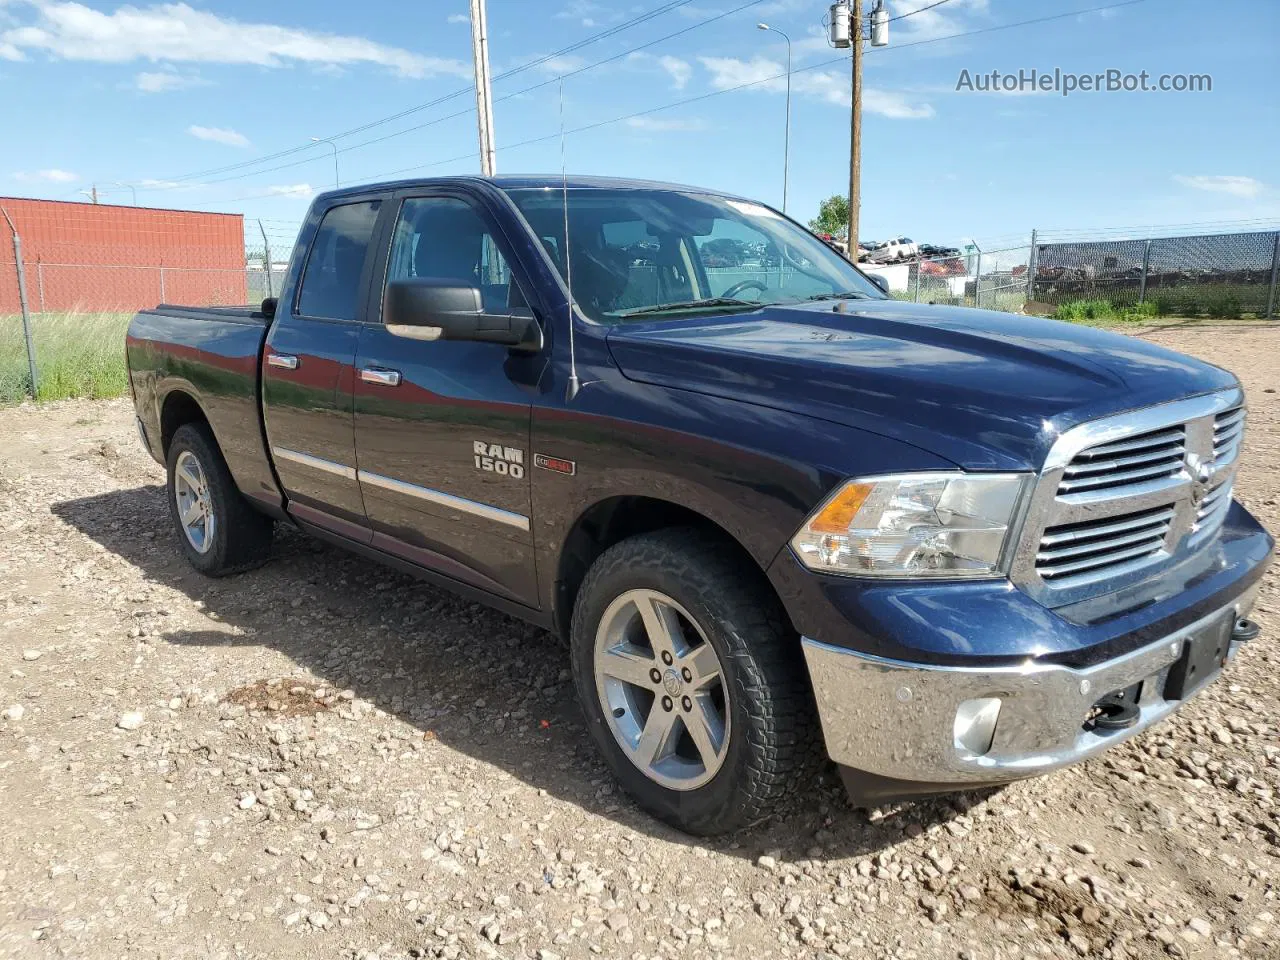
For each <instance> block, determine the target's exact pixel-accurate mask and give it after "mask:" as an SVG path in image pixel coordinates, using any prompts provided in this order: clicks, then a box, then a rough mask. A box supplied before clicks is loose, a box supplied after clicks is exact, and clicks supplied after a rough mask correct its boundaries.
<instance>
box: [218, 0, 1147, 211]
mask: <svg viewBox="0 0 1280 960" xmlns="http://www.w3.org/2000/svg"><path fill="white" fill-rule="evenodd" d="M1145 2H1146V0H1118V2H1115V3H1108V4H1103V5H1101V6H1096V7H1088V8H1086V9H1082V10H1070V11H1067V12H1065V13H1058V14H1053V15H1050V16H1045V17H1035V18H1032V19H1029V20H1019V21H1015V22H1013V23H1004V24H998V25H996V26H992V27H982V28H979V29H976V30H967V31H962V32H960V33H953V34H949V35H947V36H944V37H931V38H928V39H925V40H916V41H913V42H912V43H904V44H899V45H898V46H896V47H881V48H878V49H877V51H876V52H877V54H883V53H884V52H886V51H888V50H895V49H896V50H902V49H906V48H907V47H915V46H922V45H924V44H929V43H942V42H944V41H947V40H958V39H960V38H962V37H970V36H976V35H978V34H985V33H992V32H995V31H998V30H1010V29H1013V28H1015V27H1025V26H1032V25H1036V24H1041V23H1048V22H1050V21H1053V20H1063V19H1066V18H1068V17H1076V16H1080V15H1081V14H1085V13H1097V12H1099V11H1102V10H1113V9H1116V8H1119V7H1128V6H1133V5H1135V4H1138V3H1145ZM750 5H751V4H747V6H750ZM846 61H847V57H844V56H839V57H833V58H831V59H830V60H821V61H818V62H817V63H812V64H809V65H808V66H806V67H799V68H797V69H795V70H792V71H791V72H792V75H793V76H794V75H795V74H797V73H806V72H808V71H810V70H818V69H821V68H823V67H829V66H832V65H834V64H837V63H845V62H846ZM584 69H586V68H584ZM785 76H786V73H785V72H784V73H779V74H775V75H773V76H769V77H761V78H759V79H756V80H748V81H746V82H745V83H740V84H737V85H735V86H732V87H725V88H724V89H723V90H713V91H711V92H709V93H703V94H699V95H697V96H693V97H686V98H684V99H682V100H674V101H671V102H670V103H664V104H660V105H658V106H656V107H650V108H648V109H645V110H639V111H636V112H635V113H629V114H626V115H624V116H620V117H613V118H610V119H608V120H600V121H596V122H594V123H589V124H585V125H583V126H580V127H574V128H572V129H569V130H566V131H565V135H566V136H567V135H569V134H573V133H585V132H587V131H590V130H595V129H598V128H600V127H605V126H610V125H612V124H615V123H625V122H626V121H628V120H635V119H637V118H640V117H645V116H649V115H651V114H654V113H660V112H662V111H664V110H673V109H675V108H677V107H684V106H689V105H690V104H694V103H700V102H702V101H705V100H710V99H712V98H714V97H720V96H724V95H725V94H729V93H736V92H737V91H739V90H745V89H747V88H749V87H755V86H759V85H761V84H764V83H770V82H772V81H775V80H781V79H783V78H785ZM547 82H555V81H554V80H553V81H547ZM545 85H546V84H545V83H539V84H536V85H535V87H538V86H545ZM530 89H533V88H530ZM524 92H526V91H524V90H519V91H515V92H514V93H511V94H507V97H504V98H502V99H506V98H508V97H512V96H516V95H518V94H520V93H524ZM426 125H429V124H425V125H424V126H426ZM558 136H560V133H559V131H557V132H555V133H551V134H547V135H545V136H541V137H532V138H530V139H528V140H522V141H520V142H518V143H512V144H508V145H506V146H505V147H503V149H504V150H514V149H516V148H518V147H525V146H529V145H531V144H535V143H542V142H544V141H547V140H553V139H555V138H556V137H558ZM474 153H475V151H473V150H471V151H468V152H467V153H465V154H461V155H459V156H457V157H449V158H448V159H444V160H434V161H431V162H429V163H422V164H415V165H413V166H410V167H402V168H400V169H397V170H388V171H385V172H383V173H378V174H373V175H372V176H371V177H369V178H368V180H369V182H376V181H378V180H381V179H383V178H386V177H392V176H395V175H397V174H401V173H408V172H410V171H413V170H425V169H430V168H432V167H437V166H442V165H444V164H447V163H454V162H456V161H458V160H465V159H467V158H468V157H471V156H473V155H474ZM279 195H280V194H279V193H278V192H276V191H269V192H267V193H260V194H253V195H249V196H245V197H238V198H236V199H234V200H218V201H211V202H210V204H206V205H215V204H216V205H221V204H225V203H239V202H241V201H244V200H258V199H263V198H266V197H274V196H279Z"/></svg>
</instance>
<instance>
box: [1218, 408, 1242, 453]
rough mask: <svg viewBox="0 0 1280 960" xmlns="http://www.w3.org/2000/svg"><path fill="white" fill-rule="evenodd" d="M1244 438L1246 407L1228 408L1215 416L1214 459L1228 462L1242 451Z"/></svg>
mask: <svg viewBox="0 0 1280 960" xmlns="http://www.w3.org/2000/svg"><path fill="white" fill-rule="evenodd" d="M1243 439H1244V407H1236V408H1235V409H1234V410H1227V411H1226V412H1224V413H1220V414H1218V415H1217V416H1216V417H1214V418H1213V460H1214V463H1217V462H1218V461H1222V462H1223V463H1228V462H1230V461H1232V460H1234V459H1235V458H1236V456H1237V455H1238V454H1239V453H1240V441H1242V440H1243Z"/></svg>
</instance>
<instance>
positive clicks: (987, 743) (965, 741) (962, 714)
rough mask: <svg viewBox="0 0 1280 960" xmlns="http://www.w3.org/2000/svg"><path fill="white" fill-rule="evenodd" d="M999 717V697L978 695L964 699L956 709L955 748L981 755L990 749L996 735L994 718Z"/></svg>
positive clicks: (973, 754) (976, 755) (977, 755)
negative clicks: (971, 698) (977, 696)
mask: <svg viewBox="0 0 1280 960" xmlns="http://www.w3.org/2000/svg"><path fill="white" fill-rule="evenodd" d="M999 718H1000V698H999V697H980V698H979V699H977V700H966V701H964V703H962V704H960V706H959V707H958V708H957V709H956V722H955V741H956V747H957V749H960V750H963V751H964V752H965V753H967V754H970V755H972V756H975V757H981V756H983V755H984V754H986V752H987V751H988V750H990V749H991V741H992V740H994V739H995V736H996V720H998V719H999Z"/></svg>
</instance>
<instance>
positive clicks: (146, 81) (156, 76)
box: [133, 70, 204, 93]
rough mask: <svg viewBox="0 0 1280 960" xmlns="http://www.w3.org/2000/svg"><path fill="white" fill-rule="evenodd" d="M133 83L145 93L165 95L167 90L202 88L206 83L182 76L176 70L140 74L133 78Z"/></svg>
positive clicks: (195, 78) (198, 79) (190, 76)
mask: <svg viewBox="0 0 1280 960" xmlns="http://www.w3.org/2000/svg"><path fill="white" fill-rule="evenodd" d="M133 83H134V86H135V87H137V89H139V90H141V91H142V92H143V93H164V92H165V91H167V90H183V89H185V88H187V87H198V86H202V85H203V84H204V81H203V80H201V79H200V78H199V77H197V76H192V75H186V74H181V73H178V72H177V71H176V70H157V71H152V72H148V71H144V72H142V73H139V74H138V75H137V76H135V77H134V78H133Z"/></svg>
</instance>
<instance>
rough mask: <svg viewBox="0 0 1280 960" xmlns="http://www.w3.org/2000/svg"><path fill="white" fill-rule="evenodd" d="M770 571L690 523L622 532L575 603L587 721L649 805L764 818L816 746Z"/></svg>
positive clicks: (718, 823) (736, 823)
mask: <svg viewBox="0 0 1280 960" xmlns="http://www.w3.org/2000/svg"><path fill="white" fill-rule="evenodd" d="M758 581H759V572H758V571H756V570H754V569H753V568H748V567H747V566H746V565H745V564H744V563H739V562H738V561H737V559H736V557H735V556H734V555H733V553H732V552H731V551H730V550H728V549H726V547H725V545H724V544H722V543H719V542H717V541H715V540H714V539H713V538H711V537H709V536H708V535H706V534H704V533H702V532H700V531H696V530H690V529H678V530H663V531H658V532H657V533H652V534H645V535H643V536H639V537H634V538H632V539H629V540H625V541H623V542H622V543H619V544H616V545H615V546H613V547H611V548H610V549H609V550H607V551H605V553H604V554H602V555H601V556H600V558H599V559H598V560H597V561H596V562H595V564H594V565H593V566H592V567H591V569H590V571H589V572H588V574H587V577H586V580H585V581H584V583H583V585H582V589H581V590H580V591H579V593H578V601H577V604H576V606H575V609H574V617H573V629H572V644H573V673H574V681H575V683H576V685H577V690H578V696H579V698H580V700H581V702H582V706H583V710H584V712H585V714H586V717H587V724H588V728H589V730H590V731H591V735H592V737H593V739H594V740H595V742H596V744H597V746H598V747H599V748H600V750H601V752H602V753H603V755H604V758H605V760H606V762H607V763H608V764H609V766H610V768H611V769H612V770H613V773H614V774H615V775H616V776H617V777H618V779H619V780H620V781H621V783H622V785H623V787H624V788H625V789H626V790H627V792H628V793H629V794H631V796H632V797H633V798H634V799H635V800H636V802H637V803H638V804H639V805H640V806H642V807H643V808H644V809H645V810H647V811H649V812H650V813H652V814H653V815H655V816H657V817H659V818H660V819H662V820H665V821H666V822H667V823H670V824H672V825H673V826H675V827H678V828H679V829H681V830H684V831H686V832H689V833H695V834H704V835H708V834H716V833H724V832H727V831H731V830H735V829H738V828H741V827H745V826H748V825H750V824H752V823H754V822H756V821H759V820H761V819H763V818H764V817H766V816H767V815H768V814H769V813H770V812H771V811H772V809H773V808H774V806H775V805H776V803H777V802H778V801H779V800H780V799H781V798H782V797H783V796H784V795H785V794H786V793H787V791H788V790H789V789H790V788H791V787H792V786H793V785H794V783H795V781H796V778H797V775H798V772H799V770H800V768H801V766H802V764H803V763H805V762H806V761H807V760H808V759H809V758H810V757H812V756H813V749H812V748H813V746H814V743H815V739H814V738H815V733H816V730H815V725H814V723H813V708H812V697H811V694H810V691H809V687H808V682H807V678H806V674H805V672H804V667H803V664H802V663H801V661H800V657H799V652H798V644H797V643H796V642H795V637H794V635H793V634H792V632H791V630H790V628H789V626H788V625H787V624H786V620H785V617H784V615H783V614H782V611H781V609H780V608H779V606H778V604H777V601H776V599H774V598H773V597H772V596H771V595H769V594H768V592H767V591H765V590H761V589H759V584H758Z"/></svg>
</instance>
